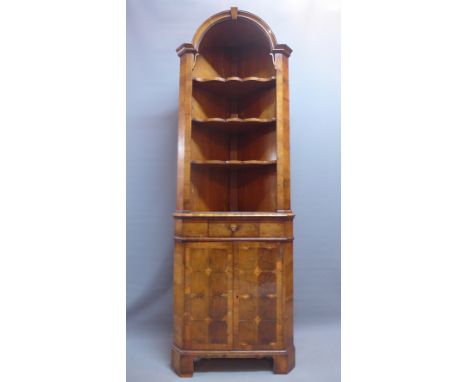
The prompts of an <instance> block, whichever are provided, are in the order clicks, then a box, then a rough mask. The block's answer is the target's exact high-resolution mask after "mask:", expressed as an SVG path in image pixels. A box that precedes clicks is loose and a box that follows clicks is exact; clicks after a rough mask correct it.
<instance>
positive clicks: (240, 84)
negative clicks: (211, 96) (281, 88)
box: [193, 76, 276, 98]
mask: <svg viewBox="0 0 468 382" xmlns="http://www.w3.org/2000/svg"><path fill="white" fill-rule="evenodd" d="M275 79H276V77H274V76H273V77H266V78H261V77H244V78H241V77H227V78H222V77H211V78H200V77H196V78H194V79H193V85H194V86H195V87H197V88H199V89H202V90H206V91H209V92H212V93H215V94H219V95H222V96H225V97H229V98H241V97H243V96H245V95H248V94H251V93H255V92H257V91H260V90H263V89H268V88H271V87H273V86H274V85H275Z"/></svg>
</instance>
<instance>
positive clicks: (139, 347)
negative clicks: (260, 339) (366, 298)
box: [127, 321, 340, 382]
mask: <svg viewBox="0 0 468 382" xmlns="http://www.w3.org/2000/svg"><path fill="white" fill-rule="evenodd" d="M170 325H171V324H170V323H167V324H165V325H159V326H158V327H157V328H155V327H151V326H144V325H138V326H129V327H128V328H127V381H128V382H150V381H151V382H169V381H180V380H181V378H179V377H177V376H176V375H175V374H174V373H173V371H172V369H171V368H170V348H171V341H172V335H171V326H170ZM294 334H295V346H296V367H295V368H294V370H293V371H291V372H290V373H289V374H287V375H275V374H273V373H272V371H271V368H272V365H271V361H270V360H268V359H262V360H247V359H246V360H242V359H241V360H236V359H219V360H217V359H215V360H200V361H198V362H196V363H195V373H194V375H193V379H194V380H209V381H219V380H220V379H222V380H223V382H231V381H232V382H239V381H252V380H253V378H255V380H256V381H267V380H268V381H271V380H278V381H280V380H281V381H288V382H289V381H291V382H296V381H297V382H299V381H301V382H303V381H313V382H339V381H340V324H339V322H338V321H336V322H317V323H310V324H307V325H304V324H296V328H295V332H294ZM257 378H258V379H257Z"/></svg>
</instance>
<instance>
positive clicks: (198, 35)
mask: <svg viewBox="0 0 468 382" xmlns="http://www.w3.org/2000/svg"><path fill="white" fill-rule="evenodd" d="M229 20H234V21H239V20H241V21H246V22H248V23H252V25H254V26H256V27H257V28H258V29H259V30H260V32H262V33H263V35H264V36H265V37H266V39H267V41H268V44H269V46H270V50H271V53H273V54H275V53H280V54H284V55H285V56H287V57H289V56H290V55H291V53H292V49H291V48H290V47H289V46H287V45H286V44H278V42H277V41H276V37H275V34H274V33H273V31H272V30H271V28H270V26H269V25H268V24H267V23H266V22H265V21H264V20H262V19H261V18H260V17H258V16H257V15H254V14H253V13H250V12H247V11H243V10H238V9H237V7H231V9H229V10H226V11H222V12H219V13H216V14H214V15H213V16H211V17H209V18H208V19H206V20H205V21H204V22H203V24H201V25H200V27H199V28H198V29H197V31H196V32H195V34H194V36H193V39H192V43H184V44H182V45H180V46H179V47H178V48H177V49H176V52H177V54H178V55H179V56H182V55H184V54H186V53H195V54H196V53H198V50H199V47H200V43H201V42H202V41H203V39H204V37H205V36H206V34H207V32H209V30H210V29H211V28H212V27H214V26H215V25H217V24H219V23H222V22H224V21H229Z"/></svg>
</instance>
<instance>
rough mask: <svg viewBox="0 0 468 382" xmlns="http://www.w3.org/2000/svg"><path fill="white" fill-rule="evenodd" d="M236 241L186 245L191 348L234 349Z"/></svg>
mask: <svg viewBox="0 0 468 382" xmlns="http://www.w3.org/2000/svg"><path fill="white" fill-rule="evenodd" d="M232 261H233V258H232V244H231V243H224V242H220V243H189V244H186V247H185V268H184V269H185V339H186V341H187V343H186V345H187V348H188V349H230V348H232Z"/></svg>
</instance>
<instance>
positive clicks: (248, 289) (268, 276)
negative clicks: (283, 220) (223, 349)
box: [234, 242, 283, 350]
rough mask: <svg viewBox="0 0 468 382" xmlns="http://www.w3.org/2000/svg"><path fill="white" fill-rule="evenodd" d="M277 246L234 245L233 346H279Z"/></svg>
mask: <svg viewBox="0 0 468 382" xmlns="http://www.w3.org/2000/svg"><path fill="white" fill-rule="evenodd" d="M282 257H283V246H282V244H279V243H265V242H245V243H238V244H235V245H234V297H235V298H234V347H235V348H236V349H242V350H255V349H275V348H280V347H281V346H282V341H283V340H282V330H281V329H282V314H281V295H282V285H281V282H282V261H283V259H282Z"/></svg>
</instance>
